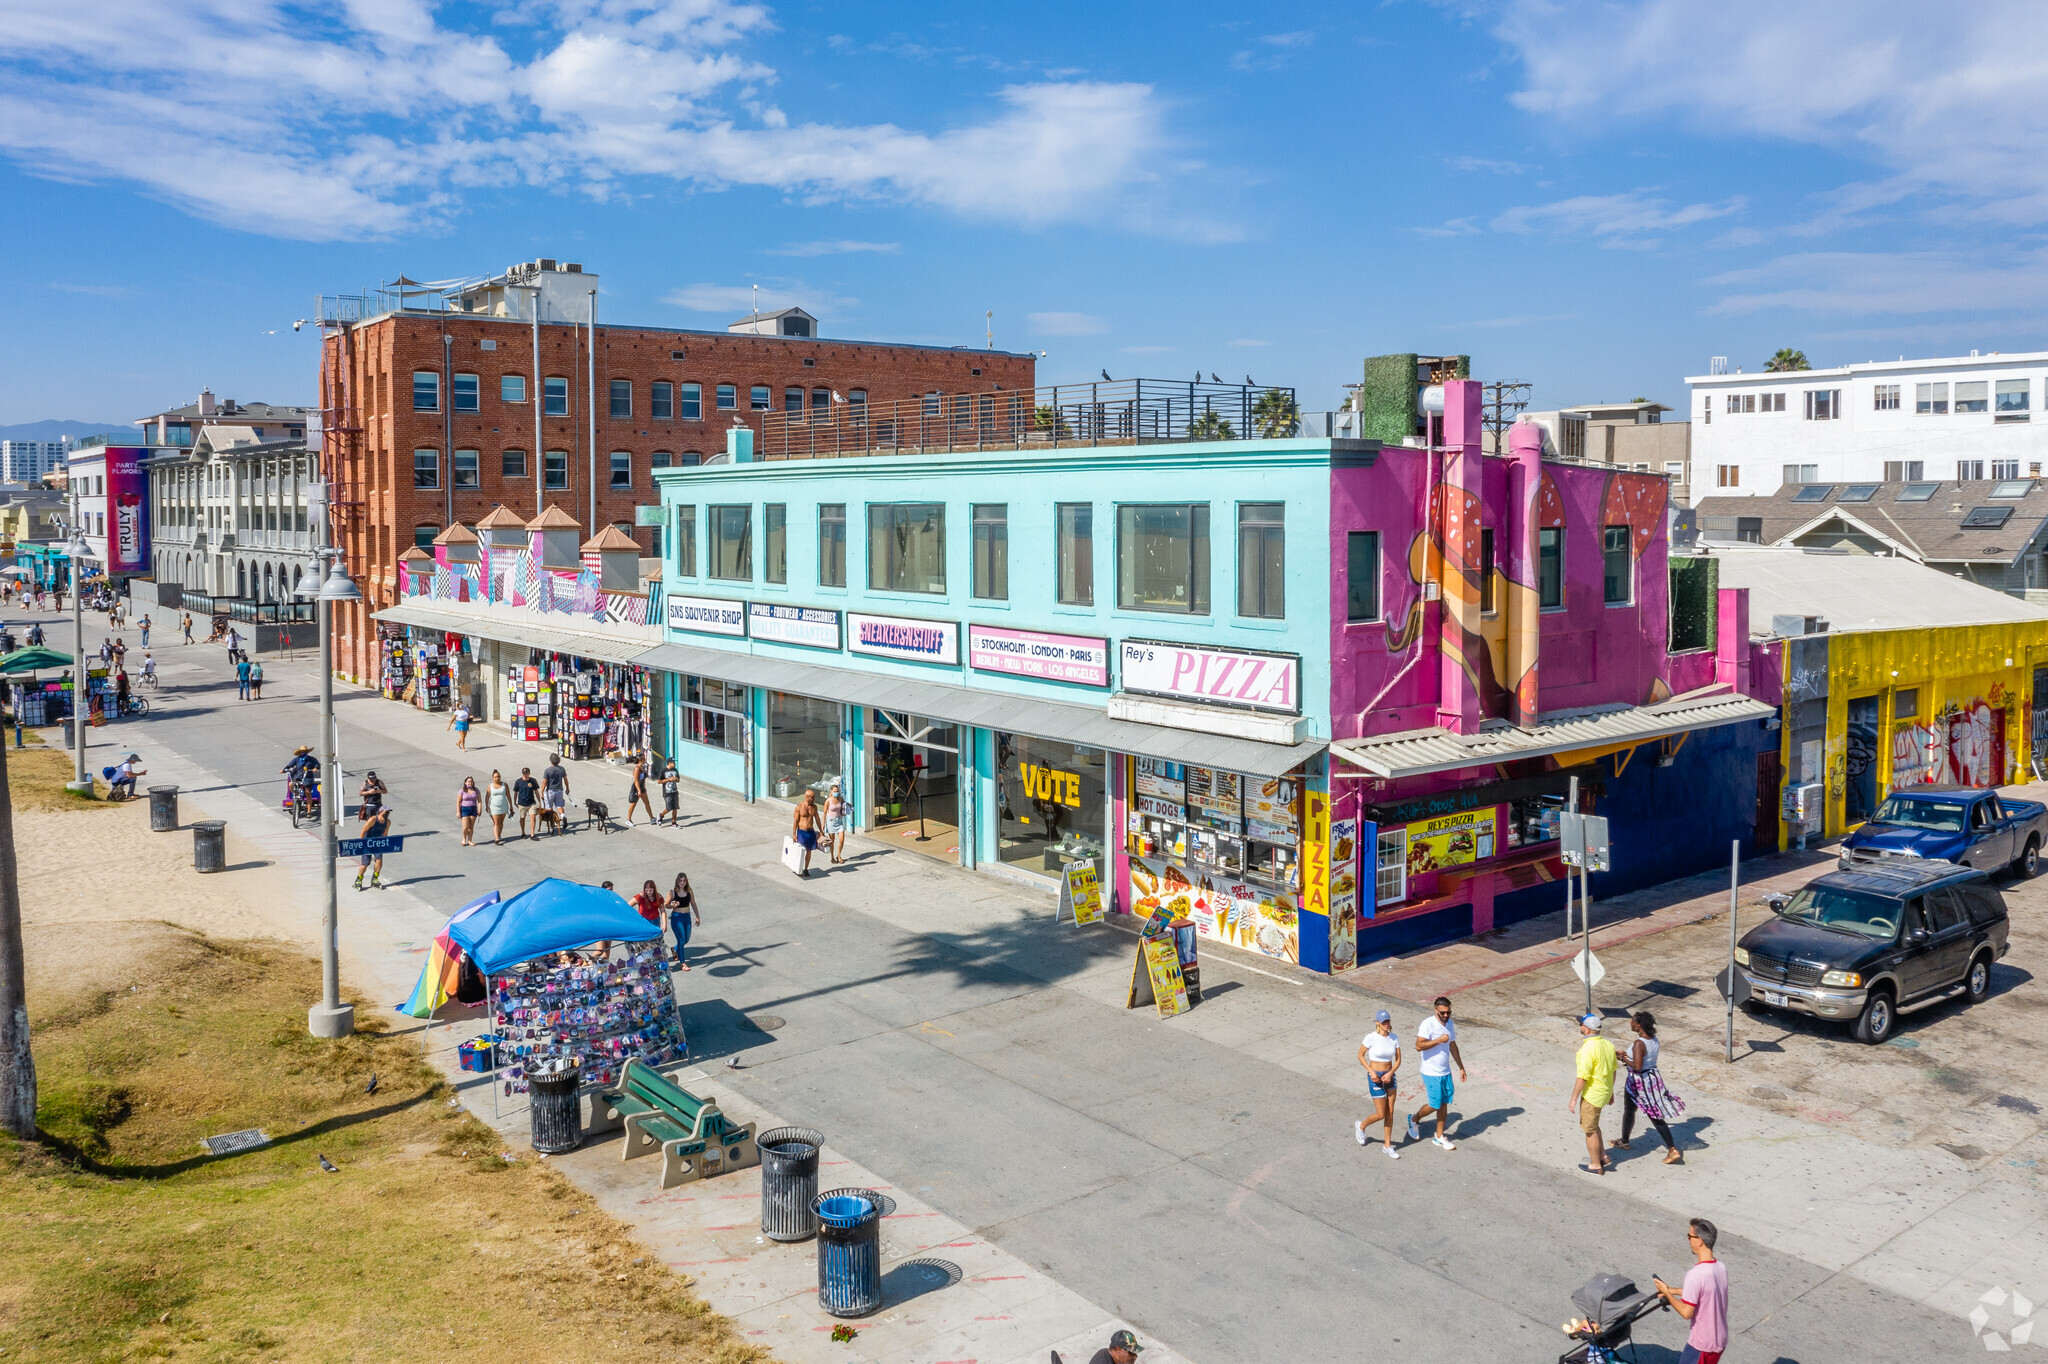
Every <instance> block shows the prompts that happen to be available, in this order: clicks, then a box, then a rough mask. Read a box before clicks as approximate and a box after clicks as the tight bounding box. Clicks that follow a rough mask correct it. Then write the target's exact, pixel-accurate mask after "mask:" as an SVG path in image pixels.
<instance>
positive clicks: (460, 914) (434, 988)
mask: <svg viewBox="0 0 2048 1364" xmlns="http://www.w3.org/2000/svg"><path fill="white" fill-rule="evenodd" d="M497 902H498V892H497V891H495V890H494V891H491V892H490V893H488V894H486V895H483V896H481V897H479V898H478V899H476V900H472V901H471V902H470V903H468V904H466V905H464V906H463V907H462V908H461V909H459V910H457V911H456V912H455V917H454V918H452V919H450V920H449V921H448V922H449V923H450V924H456V923H460V922H461V921H462V920H463V919H465V918H467V917H468V916H470V915H471V914H474V913H476V911H478V910H480V909H482V908H483V907H484V906H486V905H493V904H496V903H497ZM462 960H463V952H462V949H461V948H460V947H458V946H457V945H456V943H455V940H454V939H452V938H450V937H449V936H448V930H447V929H445V928H444V929H442V930H441V932H440V933H439V934H438V935H436V936H435V938H434V943H433V946H431V947H429V948H428V949H427V961H426V964H425V965H424V966H422V967H420V978H419V980H418V981H417V982H415V983H414V985H413V987H412V997H411V998H409V999H407V1000H406V1001H405V1003H403V1004H401V1005H399V1006H398V1011H399V1012H400V1013H402V1014H405V1015H406V1016H408V1017H410V1018H432V1017H433V1016H434V1011H435V1010H436V1009H438V1008H440V1007H441V1006H442V1005H443V1004H446V1003H447V1002H448V1001H449V1000H451V999H453V998H455V990H456V987H457V986H458V985H460V984H461V981H462Z"/></svg>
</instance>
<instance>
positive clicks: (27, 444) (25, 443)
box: [0, 440, 70, 484]
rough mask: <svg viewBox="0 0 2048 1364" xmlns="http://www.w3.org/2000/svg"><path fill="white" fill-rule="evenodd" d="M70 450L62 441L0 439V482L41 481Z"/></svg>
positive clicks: (29, 482) (56, 467)
mask: <svg viewBox="0 0 2048 1364" xmlns="http://www.w3.org/2000/svg"><path fill="white" fill-rule="evenodd" d="M69 453H70V452H69V450H67V449H66V447H65V445H64V442H63V441H61V440H0V483H23V484H34V483H40V482H42V480H43V476H44V475H46V474H48V473H49V472H51V471H52V470H53V469H58V468H61V467H62V466H63V464H64V460H65V457H66V455H68V454H69Z"/></svg>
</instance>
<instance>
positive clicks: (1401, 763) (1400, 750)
mask: <svg viewBox="0 0 2048 1364" xmlns="http://www.w3.org/2000/svg"><path fill="white" fill-rule="evenodd" d="M1775 714H1777V707H1775V706H1770V705H1766V704H1765V703H1763V702H1762V701H1755V700H1752V699H1750V698H1749V697H1747V696H1736V695H1731V694H1730V693H1728V692H1719V693H1716V694H1715V695H1712V696H1680V697H1673V698H1672V699H1671V700H1669V701H1660V702H1658V703H1657V704H1656V705H1654V706H1600V707H1596V708H1592V709H1588V710H1582V711H1572V712H1568V713H1565V714H1560V715H1555V716H1552V717H1550V718H1548V719H1545V720H1543V721H1542V722H1540V723H1538V724H1535V725H1531V726H1529V727H1528V728H1526V729H1523V728H1519V727H1517V726H1515V725H1511V724H1509V723H1508V722H1507V721H1505V720H1488V721H1487V722H1486V723H1485V724H1484V725H1482V726H1481V727H1480V730H1479V732H1478V733H1477V734H1453V733H1451V732H1450V731H1449V730H1445V729H1412V730H1406V731H1403V732H1402V733H1399V734H1382V735H1375V736H1374V737H1372V738H1368V739H1343V740H1339V741H1338V742H1336V743H1334V744H1331V745H1330V753H1331V755H1332V756H1333V757H1335V758H1337V759H1338V760H1339V761H1342V762H1345V763H1348V764H1350V765H1351V766H1353V767H1358V768H1363V769H1364V770H1365V771H1367V772H1370V773H1372V774H1373V775H1374V776H1376V777H1419V776H1422V775H1424V774H1426V773H1430V772H1451V771H1455V770H1457V769H1458V768H1461V767H1475V766H1478V765H1480V764H1483V763H1500V762H1513V761H1516V760H1517V759H1521V758H1544V757H1552V756H1559V755H1571V756H1572V757H1574V758H1575V759H1578V760H1584V759H1585V758H1588V757H1591V756H1594V755H1595V754H1597V753H1612V752H1616V751H1619V750H1620V749H1623V748H1628V747H1632V746H1634V745H1636V744H1643V743H1648V742H1650V741H1651V740H1653V739H1662V738H1665V737H1666V736H1669V735H1677V734H1689V733H1691V732H1692V731H1694V730H1698V729H1714V728H1716V727H1718V726H1721V725H1732V724H1735V723H1737V722H1739V721H1742V720H1763V719H1768V718H1769V717H1770V716H1773V715H1775ZM1587 750H1592V752H1587Z"/></svg>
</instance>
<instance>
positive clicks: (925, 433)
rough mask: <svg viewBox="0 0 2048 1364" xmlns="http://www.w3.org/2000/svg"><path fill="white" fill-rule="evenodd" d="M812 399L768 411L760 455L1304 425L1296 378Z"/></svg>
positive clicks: (1145, 437) (1096, 442)
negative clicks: (1275, 382)
mask: <svg viewBox="0 0 2048 1364" xmlns="http://www.w3.org/2000/svg"><path fill="white" fill-rule="evenodd" d="M808 400H809V405H808V406H806V407H805V408H804V409H803V410H802V411H798V410H796V409H794V408H789V409H786V410H784V411H781V412H771V413H768V414H767V415H766V416H764V417H763V418H762V421H761V447H760V449H759V451H758V452H757V453H758V455H759V457H760V458H762V459H839V458H848V457H857V456H862V455H883V454H892V455H893V454H924V453H937V452H943V451H958V450H1017V449H1035V448H1041V447H1042V448H1045V449H1065V448H1069V447H1074V446H1100V445H1156V444H1164V443H1167V442H1182V441H1204V440H1254V439H1274V438H1279V437H1284V436H1291V435H1293V434H1295V432H1296V430H1297V429H1298V427H1299V425H1300V414H1299V412H1298V410H1297V409H1296V407H1295V402H1294V390H1293V389H1291V388H1264V387H1259V386H1255V385H1247V384H1223V383H1199V382H1196V383H1190V382H1187V381H1180V382H1175V381H1172V380H1166V379H1117V380H1104V381H1102V382H1099V383H1088V384H1058V385H1054V386H1053V387H1050V388H1015V389H995V390H992V391H990V392H985V393H927V394H924V395H922V396H921V397H916V398H902V399H896V400H892V401H889V402H880V403H871V402H865V401H852V400H850V399H848V398H847V397H845V396H843V395H841V394H838V393H833V392H830V391H829V390H825V389H814V390H812V391H811V393H810V394H809V395H808Z"/></svg>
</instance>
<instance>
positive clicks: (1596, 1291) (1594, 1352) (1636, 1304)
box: [1557, 1274, 1671, 1364]
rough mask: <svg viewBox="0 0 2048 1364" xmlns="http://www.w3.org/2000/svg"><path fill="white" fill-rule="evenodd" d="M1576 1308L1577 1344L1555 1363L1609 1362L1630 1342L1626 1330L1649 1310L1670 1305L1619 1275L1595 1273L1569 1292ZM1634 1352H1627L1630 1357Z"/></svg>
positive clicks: (1664, 1308)
mask: <svg viewBox="0 0 2048 1364" xmlns="http://www.w3.org/2000/svg"><path fill="white" fill-rule="evenodd" d="M1572 1305H1573V1306H1575V1307H1577V1308H1578V1309H1579V1315H1578V1316H1577V1317H1576V1318H1574V1319H1573V1324H1574V1325H1576V1326H1580V1327H1581V1329H1579V1330H1575V1331H1572V1332H1571V1333H1570V1334H1571V1337H1572V1339H1573V1340H1575V1341H1577V1342H1578V1344H1576V1345H1574V1346H1572V1348H1571V1349H1569V1350H1566V1351H1565V1352H1564V1353H1563V1354H1561V1355H1559V1356H1558V1357H1557V1364H1610V1361H1613V1360H1616V1359H1619V1358H1620V1356H1619V1355H1617V1354H1616V1353H1615V1352H1616V1351H1617V1350H1619V1349H1621V1348H1622V1347H1623V1346H1625V1345H1628V1344H1630V1343H1631V1342H1630V1339H1629V1331H1630V1329H1631V1328H1632V1327H1634V1326H1635V1324H1636V1323H1637V1322H1639V1321H1641V1320H1642V1319H1643V1318H1644V1317H1647V1316H1649V1315H1650V1313H1652V1312H1668V1311H1670V1310H1671V1304H1669V1303H1667V1302H1665V1301H1664V1299H1663V1297H1662V1296H1660V1295H1659V1294H1657V1293H1656V1292H1654V1291H1652V1292H1648V1293H1645V1292H1644V1291H1643V1290H1641V1289H1639V1288H1637V1287H1636V1286H1635V1282H1634V1281H1633V1280H1630V1279H1624V1278H1622V1277H1621V1275H1619V1274H1595V1275H1594V1276H1593V1277H1592V1278H1590V1279H1588V1280H1586V1283H1585V1286H1584V1287H1582V1288H1580V1289H1578V1290H1577V1291H1576V1292H1574V1293H1573V1294H1572ZM1634 1353H1635V1352H1634V1351H1633V1350H1631V1351H1630V1352H1629V1354H1630V1356H1631V1357H1633V1355H1634Z"/></svg>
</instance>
